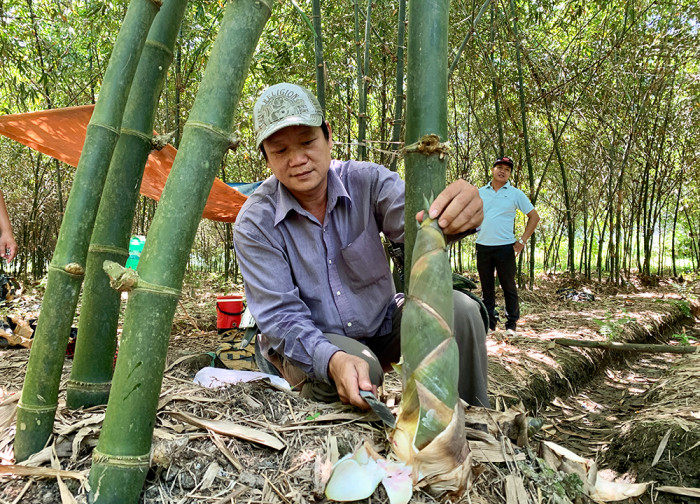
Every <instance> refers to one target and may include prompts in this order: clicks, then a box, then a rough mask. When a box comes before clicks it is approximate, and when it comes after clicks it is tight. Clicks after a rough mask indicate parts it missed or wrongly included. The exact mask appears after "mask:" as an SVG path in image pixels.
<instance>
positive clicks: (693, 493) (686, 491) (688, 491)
mask: <svg viewBox="0 0 700 504" xmlns="http://www.w3.org/2000/svg"><path fill="white" fill-rule="evenodd" d="M656 489H657V490H658V491H659V492H666V493H672V494H676V495H685V496H686V497H700V488H689V487H677V486H660V487H656Z"/></svg>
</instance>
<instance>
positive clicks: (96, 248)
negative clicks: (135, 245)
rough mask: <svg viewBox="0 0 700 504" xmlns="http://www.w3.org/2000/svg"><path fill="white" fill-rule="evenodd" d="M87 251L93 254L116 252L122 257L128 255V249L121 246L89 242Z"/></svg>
mask: <svg viewBox="0 0 700 504" xmlns="http://www.w3.org/2000/svg"><path fill="white" fill-rule="evenodd" d="M88 253H93V254H116V255H119V256H123V257H129V251H128V250H127V249H125V248H123V247H113V246H111V245H96V244H92V243H91V244H90V247H88Z"/></svg>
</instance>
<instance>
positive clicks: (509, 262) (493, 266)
mask: <svg viewBox="0 0 700 504" xmlns="http://www.w3.org/2000/svg"><path fill="white" fill-rule="evenodd" d="M476 269H477V270H478V271H479V280H480V281H481V297H482V299H483V300H484V305H485V306H486V310H487V311H488V312H489V325H490V327H491V329H494V328H495V327H496V322H497V321H498V315H497V314H496V287H495V281H494V272H495V273H496V274H498V281H499V283H500V284H501V288H502V289H503V297H504V298H505V301H506V329H515V323H516V322H517V321H518V319H519V318H520V304H519V301H518V287H517V286H516V284H515V273H516V267H515V250H513V244H511V245H494V246H490V245H479V244H478V243H477V245H476Z"/></svg>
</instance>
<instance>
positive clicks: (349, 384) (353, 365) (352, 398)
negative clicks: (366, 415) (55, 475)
mask: <svg viewBox="0 0 700 504" xmlns="http://www.w3.org/2000/svg"><path fill="white" fill-rule="evenodd" d="M328 377H329V378H330V379H331V380H333V381H334V382H335V386H336V389H337V390H338V395H339V396H340V400H341V401H343V402H344V403H346V404H348V403H349V404H352V405H353V406H357V407H358V408H360V409H363V410H366V409H369V404H367V402H366V401H365V400H364V399H363V398H362V396H360V390H371V391H372V393H373V394H375V395H376V394H377V387H376V386H375V385H373V384H372V381H371V380H370V379H369V364H367V362H366V361H365V360H364V359H361V358H360V357H356V356H355V355H350V354H348V353H346V352H342V351H341V352H336V353H334V354H333V356H332V357H331V360H330V361H329V362H328Z"/></svg>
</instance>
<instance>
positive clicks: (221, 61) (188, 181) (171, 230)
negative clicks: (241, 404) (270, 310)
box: [89, 0, 274, 504]
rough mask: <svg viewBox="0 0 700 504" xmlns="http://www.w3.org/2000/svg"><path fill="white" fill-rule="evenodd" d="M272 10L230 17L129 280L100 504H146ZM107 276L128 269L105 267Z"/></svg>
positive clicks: (248, 7) (99, 453)
mask: <svg viewBox="0 0 700 504" xmlns="http://www.w3.org/2000/svg"><path fill="white" fill-rule="evenodd" d="M273 5H274V1H273V0H234V1H231V2H230V4H229V5H228V7H227V8H226V13H225V15H224V18H223V21H222V24H221V27H220V29H219V35H218V37H217V39H216V42H215V44H214V46H213V48H212V52H211V56H210V58H209V62H208V64H207V68H206V71H205V73H204V77H203V79H202V82H201V84H200V88H199V92H198V93H197V97H196V100H195V103H194V106H193V107H192V111H191V113H190V117H189V120H188V121H187V124H186V125H185V128H184V133H183V138H182V142H181V144H180V150H179V152H178V155H177V157H176V159H175V163H174V165H173V168H172V170H171V173H170V176H169V177H168V181H167V183H166V185H165V189H164V191H163V194H162V196H161V199H160V203H159V205H158V209H157V211H156V214H155V216H154V220H153V224H152V225H151V229H150V231H149V233H148V236H147V238H146V244H145V246H144V250H143V253H142V255H141V259H140V260H139V267H138V275H137V274H136V273H134V272H132V271H131V270H126V273H127V274H126V277H127V278H129V279H130V280H129V282H131V283H134V288H133V290H132V292H131V295H130V297H129V301H128V303H127V308H126V314H125V317H124V328H123V332H122V337H121V344H120V348H119V357H118V358H117V365H116V368H115V371H114V378H113V381H112V390H111V392H110V395H109V401H108V403H107V413H106V416H105V420H104V424H103V427H102V433H101V435H100V439H99V442H98V445H97V447H96V449H95V450H94V452H93V465H92V469H91V470H90V478H89V481H90V488H91V489H90V494H89V502H91V503H98V504H105V503H119V504H128V503H136V502H138V498H139V493H140V492H141V488H142V486H143V482H144V480H145V478H146V473H147V471H148V467H149V454H150V449H151V437H152V434H153V427H154V424H155V417H156V410H157V406H158V396H159V393H160V388H161V383H162V380H163V371H164V369H165V360H166V354H167V347H168V340H169V338H170V328H171V325H172V320H173V315H174V313H175V308H176V307H177V302H178V298H179V294H180V289H181V287H182V280H183V277H184V274H185V267H186V265H187V259H188V257H189V253H190V249H191V247H192V243H193V241H194V237H195V234H196V232H197V226H198V224H199V221H200V219H201V216H202V211H203V210H204V205H205V203H206V200H207V197H208V195H209V191H210V189H211V186H212V183H213V181H214V177H215V175H216V172H217V170H218V169H219V167H220V166H221V162H222V160H223V157H224V154H225V152H226V150H227V149H229V148H230V147H231V146H232V144H233V142H232V135H231V131H232V129H233V119H234V112H235V108H236V104H237V103H238V99H239V97H240V94H241V90H242V88H243V84H244V81H245V77H246V74H247V72H248V67H249V65H250V62H251V61H252V57H253V53H254V51H255V48H256V46H257V43H258V40H259V38H260V35H261V33H262V30H263V28H264V26H265V23H266V21H267V19H268V18H269V16H270V13H271V10H272V7H273ZM106 268H108V269H110V268H112V269H116V270H119V268H120V267H119V266H118V265H117V266H116V268H115V267H114V264H112V265H110V264H106ZM111 276H112V277H115V276H118V274H115V273H111ZM137 277H138V278H137Z"/></svg>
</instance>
